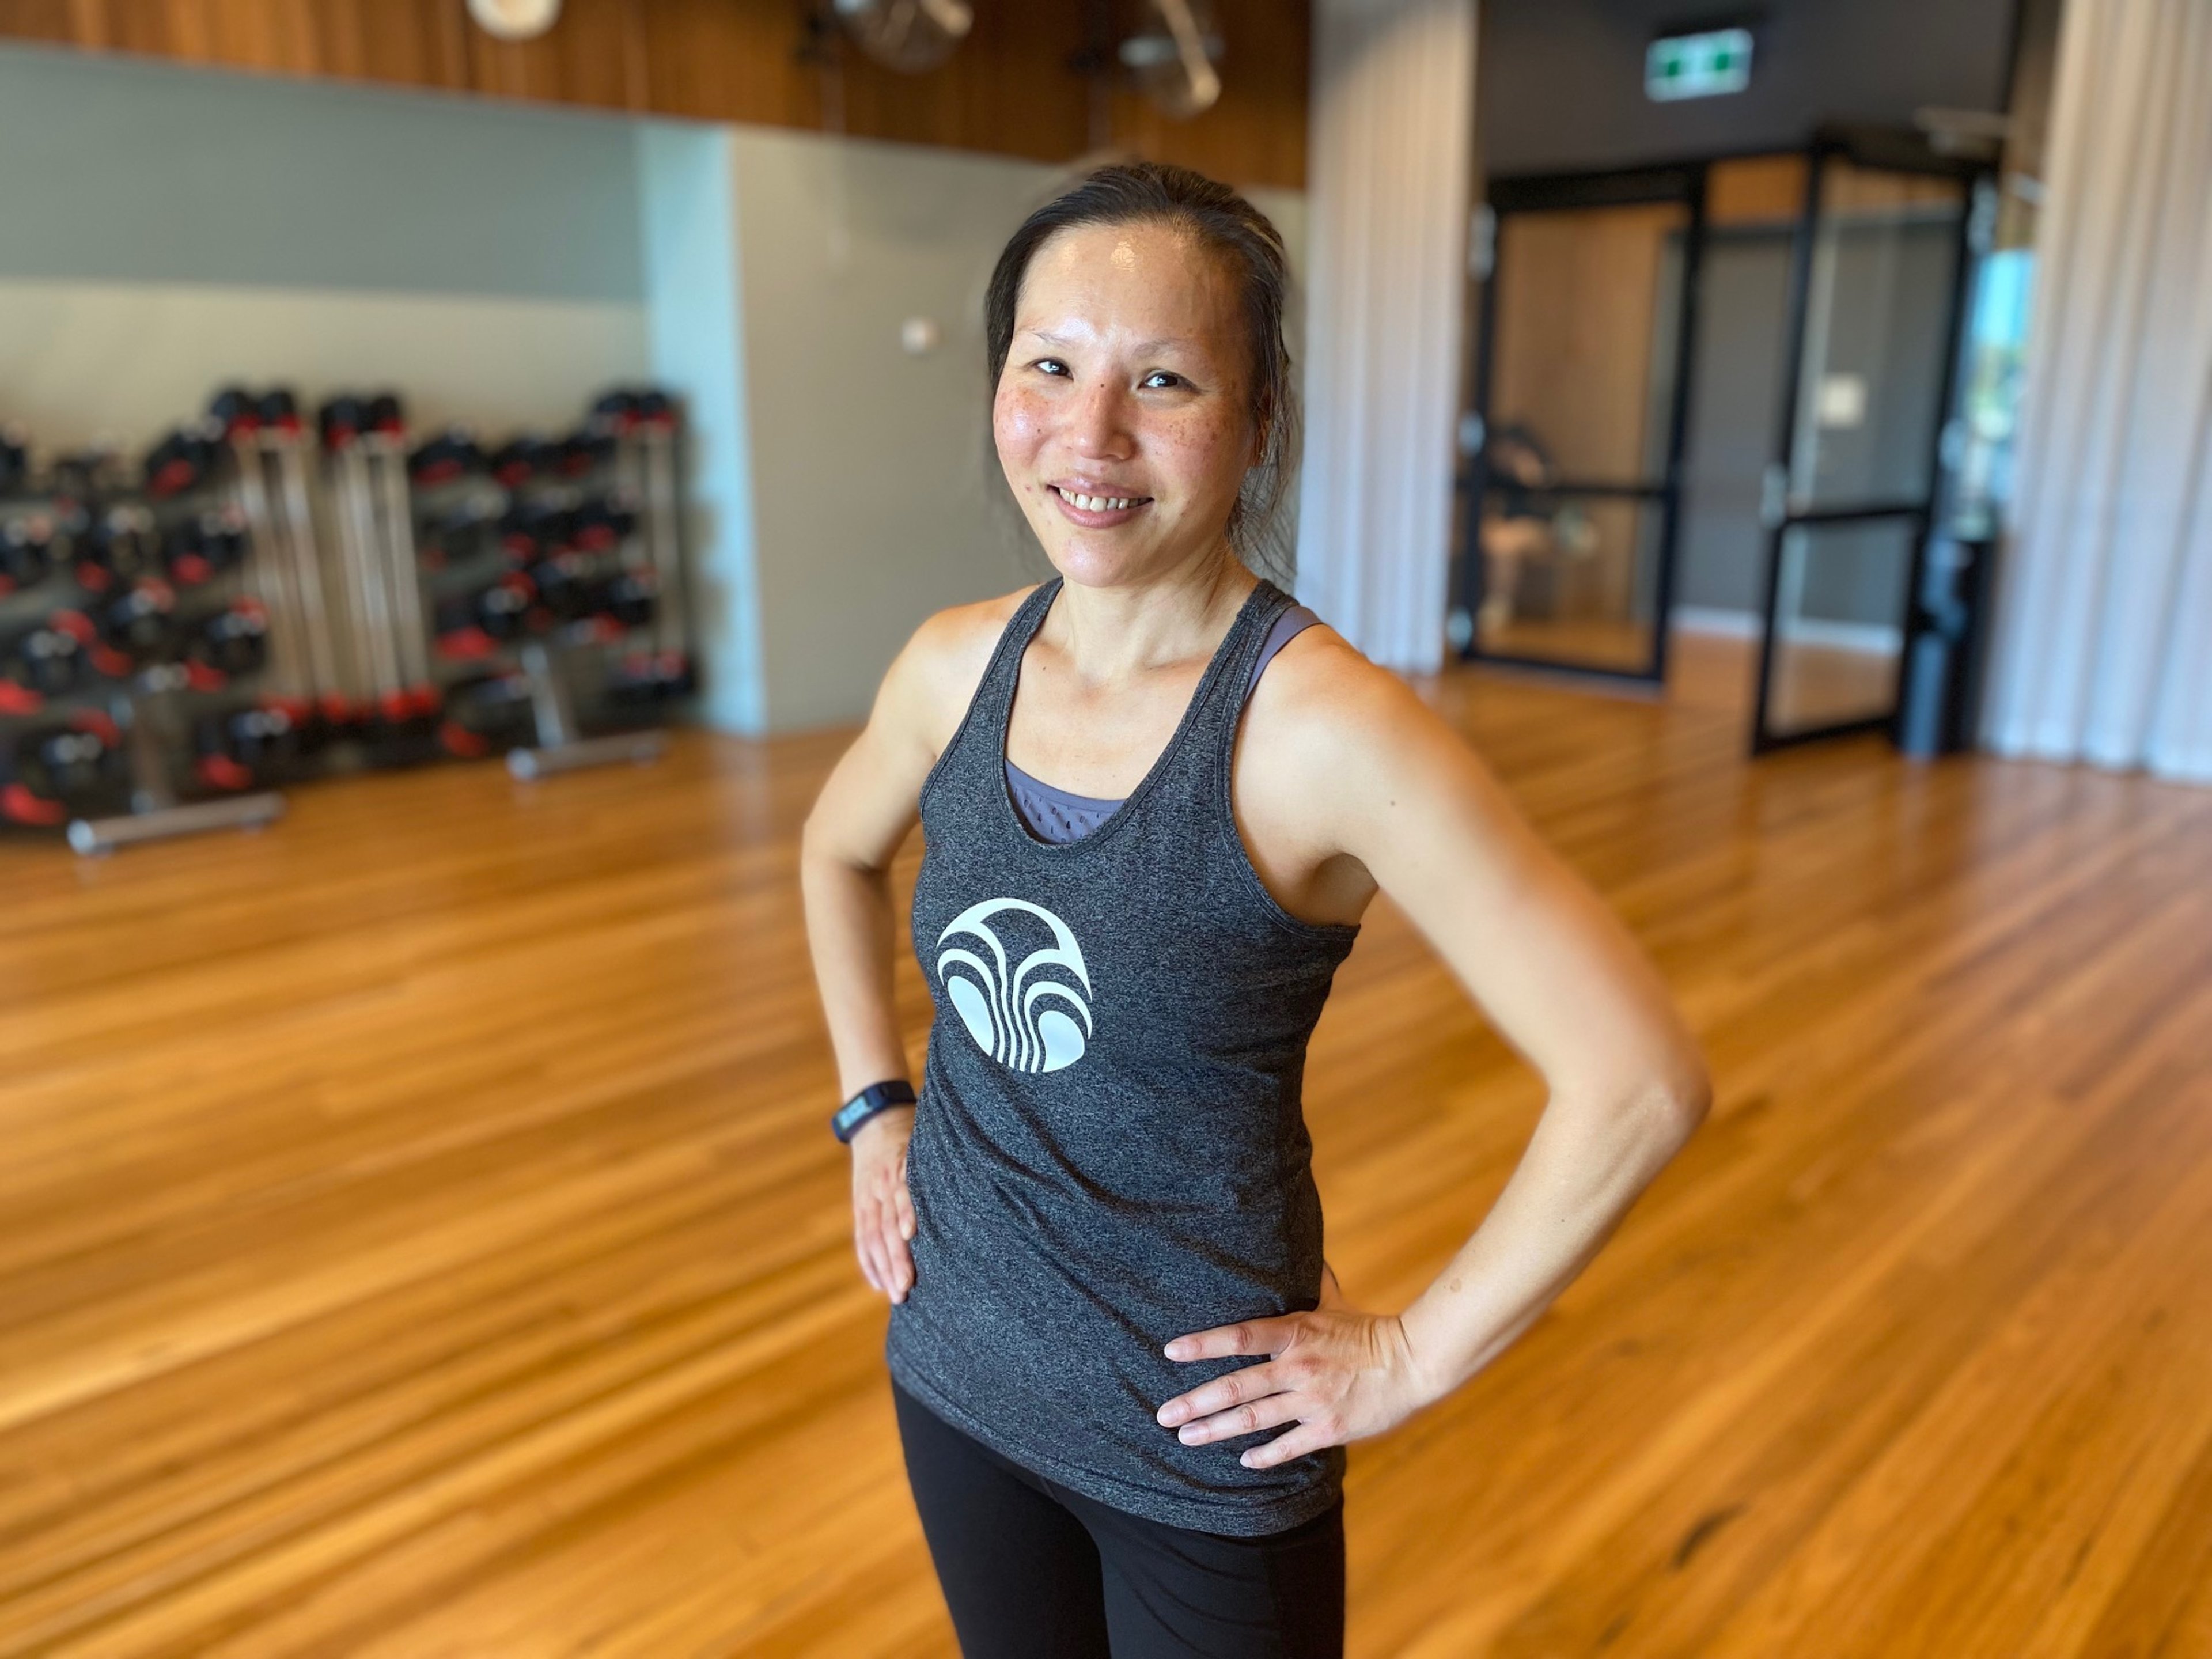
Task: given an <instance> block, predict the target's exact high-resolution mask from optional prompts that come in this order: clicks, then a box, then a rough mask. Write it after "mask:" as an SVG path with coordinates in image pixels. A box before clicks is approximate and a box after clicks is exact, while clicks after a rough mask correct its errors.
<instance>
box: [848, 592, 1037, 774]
mask: <svg viewBox="0 0 2212 1659" xmlns="http://www.w3.org/2000/svg"><path fill="white" fill-rule="evenodd" d="M1033 592H1036V584H1034V583H1032V584H1030V586H1027V587H1023V588H1018V589H1016V590H1015V591H1014V592H1012V593H1005V594H1001V595H1000V596H999V597H998V598H996V599H978V600H977V601H975V603H974V604H972V605H951V606H949V607H947V608H946V609H945V610H943V611H938V612H937V613H936V614H935V615H933V616H932V617H929V618H928V619H927V621H925V622H924V623H922V624H921V627H919V628H917V629H915V631H914V635H913V637H912V638H910V639H909V640H908V641H907V642H906V645H905V647H904V648H903V649H902V650H901V651H900V652H899V654H898V658H897V659H896V661H895V662H893V663H892V664H891V666H890V672H889V673H888V674H886V675H885V676H884V694H883V696H880V697H879V698H878V702H877V711H878V717H879V718H880V717H882V716H884V715H885V714H888V715H890V716H891V717H892V718H894V719H898V720H913V721H915V722H916V723H917V724H918V725H919V726H921V727H922V728H923V734H924V735H925V737H926V738H927V740H928V741H929V743H930V747H931V749H932V750H937V749H939V748H941V747H942V746H943V745H944V744H945V742H947V741H949V740H950V738H951V734H952V730H953V728H954V727H955V726H958V725H959V723H960V718H961V716H962V715H963V714H964V713H965V712H966V711H967V708H968V705H969V702H972V701H973V700H974V698H975V688H976V687H977V686H978V685H980V684H982V679H983V671H984V670H985V669H986V668H987V667H989V666H990V663H991V653H992V652H993V651H994V650H995V649H996V648H997V647H998V643H999V638H1000V635H1003V634H1004V633H1005V632H1006V624H1007V623H1009V622H1011V621H1012V620H1013V616H1014V612H1015V611H1018V610H1019V609H1021V605H1022V601H1023V600H1024V599H1027V598H1028V597H1029V596H1030V594H1031V593H1033Z"/></svg>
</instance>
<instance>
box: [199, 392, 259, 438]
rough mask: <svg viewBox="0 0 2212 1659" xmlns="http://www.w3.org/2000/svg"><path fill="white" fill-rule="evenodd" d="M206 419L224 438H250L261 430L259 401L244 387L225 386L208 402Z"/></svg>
mask: <svg viewBox="0 0 2212 1659" xmlns="http://www.w3.org/2000/svg"><path fill="white" fill-rule="evenodd" d="M208 419H209V420H210V421H212V422H215V423H216V425H217V426H219V427H221V428H222V435H223V436H224V437H226V438H245V437H250V436H252V435H253V434H254V433H256V432H258V431H259V430H260V429H261V399H260V398H257V397H255V396H254V395H253V394H252V392H248V391H247V390H246V388H245V387H244V386H225V387H223V389H222V391H220V392H216V394H215V396H214V397H213V398H210V399H209V400H208Z"/></svg>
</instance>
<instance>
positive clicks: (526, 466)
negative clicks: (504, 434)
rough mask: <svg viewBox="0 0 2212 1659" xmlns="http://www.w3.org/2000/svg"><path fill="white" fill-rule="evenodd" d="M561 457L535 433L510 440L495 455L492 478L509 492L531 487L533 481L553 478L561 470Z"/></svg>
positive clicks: (493, 452)
mask: <svg viewBox="0 0 2212 1659" xmlns="http://www.w3.org/2000/svg"><path fill="white" fill-rule="evenodd" d="M559 460H560V456H559V453H558V451H557V450H556V447H555V446H553V445H551V444H549V443H548V442H546V441H545V440H544V439H543V438H541V437H538V436H537V435H534V434H531V433H525V434H524V435H522V436H520V437H519V438H510V439H509V440H508V441H507V442H505V443H503V444H501V446H500V447H498V448H497V449H495V450H494V451H492V453H491V458H490V462H489V465H490V467H491V476H492V477H494V478H495V480H497V481H498V482H499V483H501V484H503V485H505V486H506V487H507V489H515V488H516V487H517V486H519V485H521V484H526V483H529V482H530V481H531V480H532V478H538V477H547V476H550V474H551V473H552V472H553V471H555V470H556V467H557V465H558V464H559Z"/></svg>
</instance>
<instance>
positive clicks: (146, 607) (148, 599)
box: [91, 576, 177, 680]
mask: <svg viewBox="0 0 2212 1659" xmlns="http://www.w3.org/2000/svg"><path fill="white" fill-rule="evenodd" d="M176 614H177V590H176V589H175V588H173V587H172V586H169V584H168V583H167V582H165V581H163V580H161V578H160V577H159V576H141V577H140V578H139V579H138V580H137V581H135V582H133V583H131V586H128V587H126V588H125V589H124V590H123V591H122V592H119V593H117V594H115V595H113V596H112V598H108V599H102V600H100V601H99V602H98V603H97V604H95V605H94V606H93V607H92V608H91V616H92V625H93V628H94V633H95V637H94V641H93V645H92V665H93V666H94V668H97V669H98V670H99V671H100V672H101V673H103V674H105V675H106V676H107V677H108V678H111V679H118V680H119V679H127V678H130V677H131V675H132V674H134V673H136V672H137V671H138V670H139V669H141V668H143V667H144V666H145V665H147V664H149V663H154V662H162V661H166V660H167V659H168V658H169V657H170V656H171V655H173V653H174V649H175V636H174V632H173V629H174V626H175V621H176Z"/></svg>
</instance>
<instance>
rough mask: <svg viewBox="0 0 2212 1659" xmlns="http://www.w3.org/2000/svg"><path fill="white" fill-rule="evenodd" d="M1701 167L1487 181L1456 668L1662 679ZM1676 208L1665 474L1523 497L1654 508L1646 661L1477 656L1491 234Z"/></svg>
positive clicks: (1493, 287) (1494, 319) (1694, 301)
mask: <svg viewBox="0 0 2212 1659" xmlns="http://www.w3.org/2000/svg"><path fill="white" fill-rule="evenodd" d="M1705 167H1706V164H1705V162H1704V161H1687V162H1675V163H1670V164H1668V165H1665V166H1661V167H1626V168H1619V169H1614V170H1611V171H1607V172H1599V173H1533V174H1527V175H1523V176H1520V177H1514V178H1504V179H1492V181H1491V183H1490V190H1489V198H1488V199H1489V207H1490V214H1491V221H1490V232H1489V237H1490V247H1491V250H1492V252H1491V254H1490V258H1489V269H1488V270H1486V271H1484V272H1483V273H1481V280H1482V303H1481V309H1480V319H1479V321H1478V323H1477V325H1476V329H1475V343H1474V345H1475V352H1476V357H1475V362H1474V371H1473V374H1472V375H1471V376H1470V396H1469V404H1470V405H1471V408H1472V412H1473V413H1474V416H1475V418H1476V419H1477V420H1478V421H1479V422H1481V440H1482V441H1481V442H1480V446H1479V447H1477V448H1476V450H1475V452H1474V454H1473V455H1472V456H1471V457H1469V458H1468V461H1467V464H1466V465H1464V466H1463V467H1462V468H1461V469H1460V472H1459V478H1458V493H1459V496H1460V508H1459V511H1460V532H1461V533H1460V546H1461V548H1462V558H1461V562H1460V583H1459V587H1460V592H1459V608H1460V609H1461V611H1462V612H1463V613H1464V614H1465V616H1466V617H1467V624H1466V627H1467V639H1466V641H1465V642H1464V643H1463V644H1462V645H1461V646H1460V647H1459V655H1460V658H1461V659H1462V661H1474V662H1486V663H1493V664H1505V665H1510V666H1513V667H1519V668H1541V669H1547V670H1549V671H1554V672H1558V673H1563V674H1574V675H1595V676H1597V677H1599V678H1603V679H1607V680H1615V681H1624V680H1625V681H1628V682H1631V683H1634V684H1654V685H1657V684H1664V683H1665V680H1666V678H1667V648H1668V632H1669V629H1668V619H1669V617H1672V615H1673V613H1674V567H1675V562H1676V559H1677V556H1678V554H1679V540H1680V533H1681V519H1682V469H1683V457H1684V451H1685V448H1686V444H1687V441H1688V435H1689V424H1690V418H1689V416H1690V380H1691V368H1692V363H1693V362H1694V361H1695V352H1696V349H1697V325H1698V289H1699V266H1700V264H1701V262H1702V258H1703V254H1704V249H1705ZM1656 202H1680V203H1682V204H1684V205H1685V206H1686V207H1687V208H1688V210H1689V215H1690V217H1689V222H1688V224H1687V225H1686V227H1685V228H1684V231H1683V237H1682V271H1681V294H1680V298H1679V300H1678V301H1677V309H1678V314H1677V318H1676V325H1675V338H1674V384H1673V386H1672V387H1671V388H1670V390H1669V392H1668V422H1669V430H1668V438H1667V454H1666V461H1665V470H1664V471H1663V473H1662V476H1661V477H1660V479H1659V480H1658V481H1657V482H1656V483H1653V482H1651V481H1650V480H1649V479H1645V480H1640V481H1638V482H1636V483H1626V482H1623V481H1620V480H1606V479H1595V478H1587V479H1584V478H1577V479H1562V480H1559V481H1558V482H1556V483H1553V484H1552V485H1551V486H1549V487H1547V488H1546V489H1541V490H1532V491H1531V492H1530V494H1532V495H1535V496H1537V497H1539V498H1541V499H1545V500H1560V499H1565V498H1567V497H1571V496H1584V497H1591V498H1595V499H1600V500H1607V499H1609V500H1624V499H1626V500H1633V501H1656V502H1657V503H1658V505H1659V509H1660V514H1661V517H1660V529H1659V570H1658V580H1657V582H1656V586H1655V589H1654V592H1653V595H1652V610H1653V616H1652V623H1651V628H1652V634H1651V639H1652V646H1651V654H1650V659H1649V660H1648V661H1647V662H1646V664H1645V665H1644V666H1643V667H1641V668H1613V667H1607V666H1605V665H1601V664H1595V663H1589V664H1584V663H1577V662H1568V661H1562V660H1560V659H1557V658H1552V657H1528V656H1520V655H1516V654H1512V653H1496V652H1486V651H1484V650H1483V649H1482V648H1481V647H1482V630H1481V624H1480V617H1481V615H1482V600H1483V588H1484V585H1485V580H1486V575H1487V572H1486V569H1485V564H1484V560H1483V556H1482V503H1483V500H1484V497H1485V496H1486V495H1487V494H1488V493H1489V489H1490V443H1489V436H1490V430H1491V408H1490V398H1491V390H1492V386H1491V380H1492V348H1493V347H1494V346H1495V344H1496V343H1497V334H1498V263H1499V261H1498V249H1499V248H1500V247H1501V246H1503V239H1502V238H1501V237H1500V235H1499V234H1498V233H1499V228H1500V226H1501V224H1502V222H1503V221H1504V218H1505V216H1507V215H1508V214H1510V213H1519V212H1542V211H1547V210H1560V209H1571V208H1599V207H1632V206H1636V205H1638V204H1644V203H1656Z"/></svg>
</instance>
